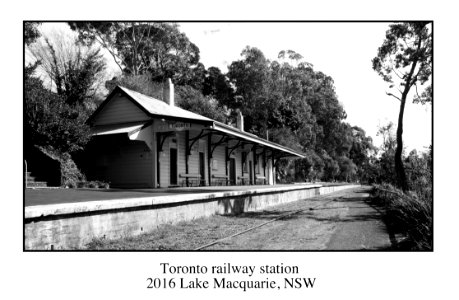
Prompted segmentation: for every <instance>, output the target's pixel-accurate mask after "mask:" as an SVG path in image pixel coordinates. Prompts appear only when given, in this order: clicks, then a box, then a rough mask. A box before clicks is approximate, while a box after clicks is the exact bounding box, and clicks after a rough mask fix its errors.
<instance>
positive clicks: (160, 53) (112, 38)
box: [69, 22, 205, 87]
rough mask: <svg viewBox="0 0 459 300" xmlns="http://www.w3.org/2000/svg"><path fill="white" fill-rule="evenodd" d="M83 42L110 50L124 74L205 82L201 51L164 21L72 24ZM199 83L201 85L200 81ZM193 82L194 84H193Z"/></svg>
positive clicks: (176, 28) (182, 81)
mask: <svg viewBox="0 0 459 300" xmlns="http://www.w3.org/2000/svg"><path fill="white" fill-rule="evenodd" d="M69 25H70V28H72V29H73V30H75V31H76V32H78V36H79V39H80V41H81V42H82V43H85V44H87V45H91V44H93V43H98V44H99V45H100V46H101V47H103V48H104V49H106V50H107V51H108V53H109V54H110V55H111V57H112V58H113V60H114V61H115V63H116V64H117V65H118V67H119V69H120V70H121V71H122V73H123V74H130V75H140V74H145V73H149V74H150V75H151V76H152V80H154V81H161V80H163V79H164V78H172V80H173V81H174V83H175V84H180V85H191V86H194V87H195V86H198V85H200V84H202V81H203V80H204V72H205V68H204V66H203V65H202V64H201V63H199V60H200V55H199V48H198V47H197V46H196V45H195V44H193V43H192V42H191V41H190V40H189V39H188V37H187V36H186V35H185V34H184V33H182V32H180V30H179V26H178V25H177V24H174V23H164V22H70V23H69ZM196 81H198V82H196ZM190 83H191V84H190Z"/></svg>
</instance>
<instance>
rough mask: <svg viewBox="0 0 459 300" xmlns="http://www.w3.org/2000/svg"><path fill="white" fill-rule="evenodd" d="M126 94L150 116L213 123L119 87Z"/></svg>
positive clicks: (202, 117)
mask: <svg viewBox="0 0 459 300" xmlns="http://www.w3.org/2000/svg"><path fill="white" fill-rule="evenodd" d="M119 88H120V89H121V90H123V91H124V92H125V93H126V94H128V95H129V96H130V97H131V98H132V99H133V100H134V101H136V102H137V103H138V104H139V105H141V106H142V107H143V108H145V110H147V111H148V112H149V113H151V114H152V115H161V116H166V117H167V116H169V117H174V118H184V119H191V120H200V121H209V122H213V121H214V120H212V119H209V118H206V117H204V116H201V115H198V114H196V113H193V112H191V111H188V110H184V109H182V108H180V107H177V106H170V105H169V104H167V103H166V102H164V101H161V100H158V99H155V98H153V97H149V96H146V95H144V94H141V93H139V92H135V91H132V90H130V89H128V88H125V87H122V86H119Z"/></svg>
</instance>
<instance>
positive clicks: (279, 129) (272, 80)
mask: <svg viewBox="0 0 459 300" xmlns="http://www.w3.org/2000/svg"><path fill="white" fill-rule="evenodd" d="M286 32H289V33H290V34H289V35H286V36H282V33H286ZM304 32H307V33H308V39H307V40H304V39H298V37H299V36H300V35H301V33H304ZM257 33H258V35H257ZM344 33H347V36H345V34H344ZM24 34H25V36H24V37H25V39H24V41H25V65H24V68H25V77H24V78H25V81H24V92H25V93H24V102H25V103H24V166H25V173H24V176H25V178H24V184H25V202H24V203H25V220H24V221H25V225H24V231H25V232H24V234H25V241H24V249H25V250H26V251H27V250H84V251H93V250H124V251H129V250H133V251H136V250H144V251H155V250H159V251H168V250H172V251H174V250H186V251H201V250H207V251H212V250H216V251H227V250H229V251H232V250H249V251H250V250H258V251H264V250H283V251H288V250H295V251H298V250H300V251H301V250H304V251H310V250H312V251H320V250H330V251H331V250H338V251H339V250H361V251H432V250H433V206H432V204H433V157H432V153H433V145H432V130H431V128H432V105H433V88H432V75H433V74H432V73H433V59H432V51H433V36H434V34H433V22H432V21H409V22H143V21H142V22H135V21H129V22H126V21H125V22H120V21H97V22H93V21H78V22H75V21H69V22H31V21H30V22H29V21H25V22H24ZM274 36H275V37H278V38H273V37H274ZM362 36H366V38H365V39H362ZM344 39H345V40H344ZM225 42H227V43H228V44H231V45H227V46H225V47H224V48H223V49H222V47H221V45H222V44H223V43H225ZM346 43H348V44H350V45H352V47H347V46H346ZM319 45H320V47H319ZM337 45H341V46H337ZM335 52H339V53H340V55H335V56H334V55H333V53H335ZM355 73H358V74H359V78H356V77H354V76H350V75H351V74H355Z"/></svg>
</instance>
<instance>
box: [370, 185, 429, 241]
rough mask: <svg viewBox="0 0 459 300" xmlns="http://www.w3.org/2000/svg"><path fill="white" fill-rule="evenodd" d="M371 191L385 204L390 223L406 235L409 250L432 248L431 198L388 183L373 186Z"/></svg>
mask: <svg viewBox="0 0 459 300" xmlns="http://www.w3.org/2000/svg"><path fill="white" fill-rule="evenodd" d="M373 193H374V195H375V196H376V199H377V200H378V201H379V203H380V204H381V205H384V206H385V214H386V217H387V220H388V221H389V222H390V225H391V226H393V227H394V228H396V229H398V230H400V231H401V232H402V233H405V234H406V235H407V237H408V240H409V242H410V244H411V246H410V248H411V250H432V248H433V209H432V208H433V207H432V198H425V197H419V196H418V194H417V193H415V192H410V193H403V192H402V191H400V190H398V189H395V188H394V187H392V186H391V185H388V184H386V185H381V186H375V188H374V191H373Z"/></svg>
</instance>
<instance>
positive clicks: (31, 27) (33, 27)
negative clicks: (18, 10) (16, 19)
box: [24, 22, 41, 46]
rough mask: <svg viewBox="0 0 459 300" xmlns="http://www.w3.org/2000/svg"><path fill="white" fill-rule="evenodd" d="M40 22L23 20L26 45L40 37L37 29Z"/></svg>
mask: <svg viewBox="0 0 459 300" xmlns="http://www.w3.org/2000/svg"><path fill="white" fill-rule="evenodd" d="M38 25H40V22H24V43H25V44H26V45H27V46H28V45H30V44H32V43H34V42H35V41H36V40H37V39H38V38H39V37H40V35H41V34H40V31H39V30H38V28H37V27H38Z"/></svg>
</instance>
